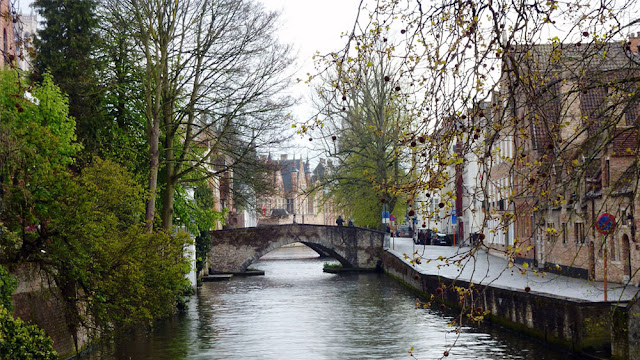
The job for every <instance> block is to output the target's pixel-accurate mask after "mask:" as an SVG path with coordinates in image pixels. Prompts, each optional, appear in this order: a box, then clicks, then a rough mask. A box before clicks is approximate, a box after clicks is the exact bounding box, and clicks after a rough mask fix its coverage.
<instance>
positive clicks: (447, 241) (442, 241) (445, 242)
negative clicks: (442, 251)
mask: <svg viewBox="0 0 640 360" xmlns="http://www.w3.org/2000/svg"><path fill="white" fill-rule="evenodd" d="M432 243H433V245H440V246H451V245H452V244H453V237H452V235H447V234H440V233H438V234H436V236H435V237H434V238H433V240H432Z"/></svg>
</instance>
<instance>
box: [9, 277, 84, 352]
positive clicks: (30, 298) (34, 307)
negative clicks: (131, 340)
mask: <svg viewBox="0 0 640 360" xmlns="http://www.w3.org/2000/svg"><path fill="white" fill-rule="evenodd" d="M12 275H13V276H15V277H16V278H17V279H18V288H17V289H16V291H15V292H14V293H13V315H14V317H19V318H21V319H22V320H24V321H25V322H27V323H30V324H35V325H38V327H40V328H41V329H42V330H44V332H45V333H46V334H47V335H48V336H49V337H51V339H53V347H54V349H55V350H56V351H57V352H58V355H60V358H61V359H65V358H67V357H69V356H72V355H75V354H76V344H75V342H76V340H77V342H78V344H77V345H78V348H79V349H83V348H84V347H85V346H86V345H87V341H88V336H87V334H86V333H85V332H83V331H78V333H77V334H73V333H72V332H71V331H70V330H69V328H68V326H67V321H66V318H65V307H64V303H63V302H62V300H60V299H59V296H58V293H57V292H56V290H55V288H51V287H50V286H49V282H48V280H47V278H46V276H45V275H44V274H43V273H42V272H41V271H40V270H39V268H38V267H36V266H29V265H22V266H20V267H18V268H17V269H15V270H14V271H12ZM74 338H75V339H74Z"/></svg>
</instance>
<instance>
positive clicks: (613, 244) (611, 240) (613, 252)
mask: <svg viewBox="0 0 640 360" xmlns="http://www.w3.org/2000/svg"><path fill="white" fill-rule="evenodd" d="M607 237H608V238H609V239H608V240H607V241H609V244H611V245H610V255H609V257H610V258H611V260H618V257H617V256H616V255H617V254H616V237H615V236H607Z"/></svg>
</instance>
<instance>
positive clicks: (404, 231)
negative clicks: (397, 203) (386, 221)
mask: <svg viewBox="0 0 640 360" xmlns="http://www.w3.org/2000/svg"><path fill="white" fill-rule="evenodd" d="M396 236H398V237H409V238H410V237H413V229H412V228H411V226H409V225H400V226H398V230H397V231H396Z"/></svg>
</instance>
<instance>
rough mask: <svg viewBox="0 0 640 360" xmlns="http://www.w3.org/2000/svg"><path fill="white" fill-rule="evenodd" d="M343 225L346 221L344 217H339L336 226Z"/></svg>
mask: <svg viewBox="0 0 640 360" xmlns="http://www.w3.org/2000/svg"><path fill="white" fill-rule="evenodd" d="M343 223H344V220H343V219H342V215H338V219H337V220H336V224H338V226H342V224H343Z"/></svg>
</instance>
